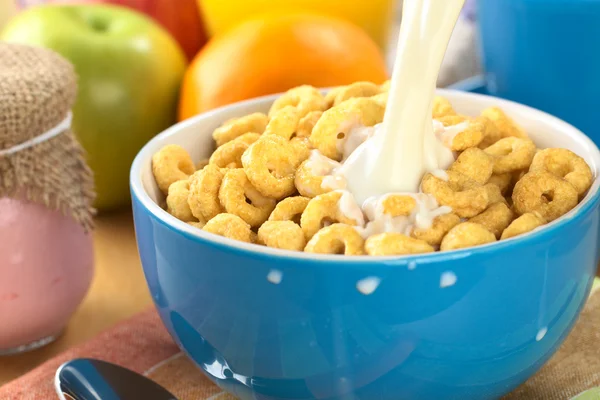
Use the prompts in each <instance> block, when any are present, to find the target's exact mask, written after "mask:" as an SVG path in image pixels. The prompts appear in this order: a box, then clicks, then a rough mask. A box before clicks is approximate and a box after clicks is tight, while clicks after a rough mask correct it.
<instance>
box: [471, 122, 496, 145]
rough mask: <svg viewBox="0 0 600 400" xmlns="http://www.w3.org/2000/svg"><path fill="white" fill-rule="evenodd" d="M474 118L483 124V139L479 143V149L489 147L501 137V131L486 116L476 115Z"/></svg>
mask: <svg viewBox="0 0 600 400" xmlns="http://www.w3.org/2000/svg"><path fill="white" fill-rule="evenodd" d="M475 120H477V121H479V122H480V123H481V124H482V125H483V140H482V141H481V143H479V148H480V149H485V148H486V147H490V146H491V145H493V144H494V143H496V142H497V141H498V140H500V139H502V133H501V132H500V130H499V129H498V127H497V126H496V124H495V123H494V122H493V121H492V120H491V119H489V118H487V117H476V118H475Z"/></svg>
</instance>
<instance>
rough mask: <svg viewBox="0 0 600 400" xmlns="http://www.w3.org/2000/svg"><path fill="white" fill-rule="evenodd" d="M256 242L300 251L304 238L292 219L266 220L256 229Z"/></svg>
mask: <svg viewBox="0 0 600 400" xmlns="http://www.w3.org/2000/svg"><path fill="white" fill-rule="evenodd" d="M256 243H258V244H262V245H264V246H267V247H273V248H276V249H283V250H293V251H302V250H304V247H305V246H306V239H305V238H304V232H302V228H300V226H298V225H297V224H295V223H293V222H292V221H267V222H265V223H264V224H262V225H261V227H260V229H259V230H258V236H257V238H256Z"/></svg>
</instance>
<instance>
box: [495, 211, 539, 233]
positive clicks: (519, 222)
mask: <svg viewBox="0 0 600 400" xmlns="http://www.w3.org/2000/svg"><path fill="white" fill-rule="evenodd" d="M545 223H546V221H544V219H543V218H542V217H540V216H539V215H538V214H535V213H525V214H523V215H521V216H520V217H519V218H517V219H515V220H514V221H513V222H511V224H510V225H509V226H508V227H507V228H506V229H505V230H504V232H502V236H501V238H502V239H509V238H511V237H515V236H519V235H522V234H524V233H527V232H531V231H532V230H534V229H535V228H537V227H540V226H542V225H544V224H545Z"/></svg>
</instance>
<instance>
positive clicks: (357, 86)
mask: <svg viewBox="0 0 600 400" xmlns="http://www.w3.org/2000/svg"><path fill="white" fill-rule="evenodd" d="M380 92H381V89H380V88H379V86H377V85H376V84H374V83H372V82H356V83H353V84H352V85H348V86H345V87H343V88H341V89H340V90H339V91H338V92H337V95H336V96H335V99H334V101H333V105H334V106H337V105H339V104H341V103H343V102H344V101H346V100H350V99H354V98H359V97H371V96H375V95H378V94H379V93H380Z"/></svg>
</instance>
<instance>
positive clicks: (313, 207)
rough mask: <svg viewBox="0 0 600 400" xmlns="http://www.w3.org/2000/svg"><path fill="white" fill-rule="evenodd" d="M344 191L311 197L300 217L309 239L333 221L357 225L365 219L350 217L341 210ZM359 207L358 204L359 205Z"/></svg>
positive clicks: (301, 224)
mask: <svg viewBox="0 0 600 400" xmlns="http://www.w3.org/2000/svg"><path fill="white" fill-rule="evenodd" d="M342 195H343V194H342V193H341V192H338V191H335V192H329V193H325V194H321V195H319V196H317V197H315V198H314V199H311V200H310V201H309V202H308V204H307V205H306V209H305V210H304V212H303V213H302V216H301V217H300V226H301V227H302V230H303V231H304V235H305V236H306V238H307V239H310V238H312V237H313V235H314V234H315V233H317V232H318V231H319V230H320V229H321V228H323V227H324V226H327V225H331V224H333V223H337V222H341V223H343V224H346V225H352V226H357V225H361V224H362V223H363V221H357V220H355V219H352V218H349V217H347V216H346V215H344V213H343V212H342V211H341V210H340V208H339V206H338V203H339V201H340V199H341V198H342ZM357 207H358V206H357Z"/></svg>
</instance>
